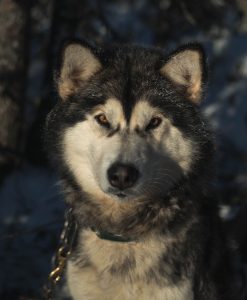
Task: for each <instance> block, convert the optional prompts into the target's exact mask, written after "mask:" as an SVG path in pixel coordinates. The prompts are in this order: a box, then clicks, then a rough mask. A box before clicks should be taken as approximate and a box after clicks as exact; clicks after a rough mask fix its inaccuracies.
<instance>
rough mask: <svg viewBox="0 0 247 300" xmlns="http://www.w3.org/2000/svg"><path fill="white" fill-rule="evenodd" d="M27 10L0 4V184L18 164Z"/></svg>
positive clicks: (5, 0) (10, 0)
mask: <svg viewBox="0 0 247 300" xmlns="http://www.w3.org/2000/svg"><path fill="white" fill-rule="evenodd" d="M29 12H30V9H29V7H28V5H27V4H26V2H25V1H14V0H1V1H0V24H1V26H0V124H1V125H0V181H1V179H2V178H3V177H4V176H5V175H6V174H7V173H8V170H10V169H11V167H14V166H16V164H17V163H18V162H19V161H20V153H21V150H22V125H23V108H24V103H25V83H26V71H27V56H28V44H27V41H28V40H27V39H28V34H27V29H28V23H29V16H30V14H29Z"/></svg>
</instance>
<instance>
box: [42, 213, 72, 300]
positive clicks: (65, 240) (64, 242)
mask: <svg viewBox="0 0 247 300" xmlns="http://www.w3.org/2000/svg"><path fill="white" fill-rule="evenodd" d="M76 234H77V223H76V221H75V219H74V216H73V210H72V208H70V209H68V211H67V212H66V215H65V222H64V227H63V230H62V233H61V236H60V246H59V248H58V250H57V251H56V253H55V255H54V257H53V269H52V271H51V272H50V274H49V278H48V283H47V284H46V285H45V286H44V299H45V300H52V299H53V293H54V290H55V288H56V286H57V285H58V283H59V282H60V280H61V278H62V276H63V274H64V270H65V267H66V262H67V259H68V256H69V255H70V253H71V249H72V247H73V244H74V241H75V238H76Z"/></svg>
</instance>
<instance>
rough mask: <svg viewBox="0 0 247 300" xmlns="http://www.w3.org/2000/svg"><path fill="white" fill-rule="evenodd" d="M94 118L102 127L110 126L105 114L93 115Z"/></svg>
mask: <svg viewBox="0 0 247 300" xmlns="http://www.w3.org/2000/svg"><path fill="white" fill-rule="evenodd" d="M95 120H96V121H97V122H98V123H99V124H100V125H101V126H103V127H106V128H110V127H111V126H110V123H109V121H108V120H107V117H106V115H105V114H99V115H97V116H95Z"/></svg>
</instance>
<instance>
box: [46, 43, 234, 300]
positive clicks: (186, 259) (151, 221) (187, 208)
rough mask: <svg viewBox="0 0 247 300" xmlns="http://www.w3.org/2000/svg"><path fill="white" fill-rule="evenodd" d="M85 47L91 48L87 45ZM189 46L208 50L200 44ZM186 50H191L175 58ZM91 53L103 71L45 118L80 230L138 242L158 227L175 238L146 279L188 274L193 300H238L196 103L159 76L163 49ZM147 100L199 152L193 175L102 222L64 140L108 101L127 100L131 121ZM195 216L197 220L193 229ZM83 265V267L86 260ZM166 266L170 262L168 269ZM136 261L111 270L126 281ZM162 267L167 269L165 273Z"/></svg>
mask: <svg viewBox="0 0 247 300" xmlns="http://www.w3.org/2000/svg"><path fill="white" fill-rule="evenodd" d="M83 45H84V46H85V44H84V43H83ZM86 47H89V48H90V46H89V45H88V44H87V45H86ZM186 47H187V48H191V49H198V51H202V49H201V47H200V46H199V45H189V46H186ZM182 49H185V48H180V49H179V50H177V51H176V52H174V53H172V54H171V55H174V54H175V53H178V52H179V51H181V50H182ZM92 51H93V53H94V54H95V55H96V56H97V57H98V59H99V60H100V61H101V63H102V65H103V68H102V71H101V72H98V73H97V74H96V75H95V76H93V77H92V78H91V79H90V80H89V81H88V82H86V83H85V84H82V85H81V87H80V88H79V89H78V90H77V92H76V93H74V94H72V95H70V97H69V98H68V99H67V100H66V101H58V103H57V105H56V106H55V108H54V109H53V110H52V111H51V112H50V114H49V116H48V118H47V128H46V145H47V149H48V152H49V155H50V158H51V161H52V163H53V164H54V166H55V168H56V170H57V171H58V172H59V175H60V177H61V179H62V180H63V183H64V187H65V191H66V193H68V194H69V196H68V197H67V199H68V201H69V202H70V204H71V205H72V206H73V207H74V210H75V214H76V217H77V218H78V222H79V223H80V225H81V226H82V227H85V226H86V227H91V226H96V227H98V228H99V229H103V230H106V231H107V230H108V231H112V229H114V231H116V232H118V233H122V234H125V235H131V236H136V237H138V236H140V235H142V234H144V233H146V232H148V231H151V230H153V229H154V228H156V229H157V228H158V229H159V230H160V231H161V232H162V234H163V235H167V236H174V237H176V239H175V241H174V243H172V244H171V245H170V246H169V247H168V251H167V252H166V253H165V254H164V255H163V256H162V257H161V258H160V261H159V263H158V264H157V265H155V266H153V267H152V268H150V270H149V272H148V273H147V275H146V279H147V282H148V281H155V282H156V283H157V284H158V285H163V284H167V281H168V282H170V283H173V284H176V282H179V281H180V280H181V279H182V278H184V277H189V278H192V281H193V291H194V299H195V300H229V299H237V298H236V297H235V296H234V295H233V283H234V280H233V270H232V267H231V263H230V251H229V246H228V245H227V241H226V239H225V237H224V233H223V230H222V224H221V222H220V220H219V217H218V208H217V203H216V201H215V199H214V198H213V197H212V196H211V194H210V178H211V177H212V176H213V153H214V146H213V142H212V136H211V133H210V130H208V126H207V124H206V122H205V120H204V119H203V117H202V116H201V114H200V112H199V108H198V106H196V105H195V104H193V103H191V102H190V101H188V100H187V99H185V96H184V95H183V94H182V92H181V90H179V89H177V88H176V86H174V84H173V83H172V82H170V81H169V80H168V79H166V78H164V77H163V76H162V75H161V74H160V73H159V70H160V68H161V67H162V64H164V62H166V61H167V60H168V59H169V57H170V56H166V55H165V54H164V53H163V51H161V50H159V49H146V48H141V47H137V46H118V45H116V46H113V47H110V48H102V49H98V50H95V49H94V50H92ZM204 59H205V55H204V53H203V55H202V60H203V61H201V64H202V66H203V87H205V84H206V77H207V75H206V67H205V62H204ZM58 74H59V73H58ZM144 96H145V98H147V99H148V100H149V101H150V102H151V103H152V104H153V105H155V106H158V107H159V108H160V109H162V111H163V112H164V114H165V115H166V116H168V117H169V118H170V120H171V121H172V123H173V125H174V126H176V127H178V128H179V129H180V130H181V131H182V132H183V134H184V135H185V136H187V137H188V138H189V139H191V140H193V141H194V142H195V143H196V144H197V145H198V146H199V149H200V150H199V155H198V156H197V157H195V159H194V161H193V165H192V167H191V170H190V172H189V174H188V175H187V176H184V177H183V178H182V179H181V180H180V181H179V182H178V183H177V185H176V186H174V187H173V189H172V190H171V191H170V192H169V193H168V194H167V195H166V196H165V197H164V198H162V199H151V200H149V201H146V202H145V203H142V204H139V205H137V206H136V210H134V211H132V213H131V214H129V215H128V216H125V218H123V219H120V220H118V221H117V222H112V220H108V219H106V218H103V217H102V218H100V217H99V215H98V207H97V205H96V204H95V203H92V202H91V201H90V199H89V197H88V195H86V194H85V193H84V192H83V191H82V190H81V189H80V187H79V186H78V184H77V183H76V180H75V178H74V177H73V174H71V173H70V171H69V170H68V168H67V166H66V163H65V162H64V160H63V153H62V151H63V149H62V147H61V143H60V142H61V138H62V136H63V132H64V130H65V129H66V128H67V127H70V126H73V125H74V124H76V123H77V122H78V121H82V120H84V118H85V113H86V112H88V111H90V110H91V109H92V108H93V107H94V106H95V105H97V104H100V103H104V101H105V100H106V99H108V98H112V97H114V98H118V99H120V100H121V101H123V107H124V108H125V112H124V113H125V116H126V119H127V120H129V118H130V114H131V111H132V108H133V106H134V104H135V103H136V101H138V99H141V98H142V97H144ZM58 98H59V95H58ZM174 198H176V199H177V205H178V206H179V207H180V210H179V211H176V210H175V209H174V208H173V204H172V199H174ZM192 219H193V220H194V222H192V224H191V223H190V222H191V220H192ZM186 226H187V227H189V230H188V233H187V237H186V242H184V240H182V241H180V234H181V231H182V230H183V228H185V227H186ZM77 256H78V254H77ZM82 261H83V265H85V261H84V259H82ZM164 261H165V262H166V264H163V262H164ZM135 263H136V262H135V260H134V258H130V259H129V261H126V262H125V263H124V264H123V265H122V266H118V267H117V268H116V269H114V268H112V269H111V272H112V274H113V275H114V274H115V275H116V274H118V275H119V273H120V275H121V276H127V275H126V274H128V272H129V269H130V268H132V267H134V266H135ZM164 265H165V266H167V265H168V266H169V268H168V269H166V268H163V266H164ZM157 270H158V272H157ZM157 274H159V276H158V277H157ZM160 278H163V279H164V281H162V280H160Z"/></svg>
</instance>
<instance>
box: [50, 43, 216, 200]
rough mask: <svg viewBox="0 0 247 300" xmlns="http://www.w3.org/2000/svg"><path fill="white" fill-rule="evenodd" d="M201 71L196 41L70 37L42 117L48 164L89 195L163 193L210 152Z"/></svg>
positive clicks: (132, 197) (146, 195)
mask: <svg viewBox="0 0 247 300" xmlns="http://www.w3.org/2000/svg"><path fill="white" fill-rule="evenodd" d="M205 79H206V72H205V58H204V53H203V51H202V48H201V47H200V46H199V45H188V46H184V47H182V48H179V49H178V50H177V51H175V52H173V53H172V54H170V55H168V56H166V55H164V53H163V52H162V51H161V50H157V49H146V48H141V47H135V46H122V47H119V46H115V47H112V48H104V49H94V48H92V47H91V46H89V45H87V44H85V43H79V42H72V43H70V44H69V45H67V46H66V47H65V48H64V50H63V53H62V60H61V65H60V69H59V72H58V74H57V79H56V82H57V91H58V95H59V98H60V101H59V103H58V104H57V105H56V107H55V108H54V109H53V111H52V112H51V113H50V115H49V118H48V122H47V124H48V126H47V128H48V140H49V147H50V156H51V158H52V159H53V160H54V161H55V162H56V168H58V169H60V172H61V173H62V176H67V177H69V178H71V179H72V180H73V181H74V182H75V183H76V185H77V186H78V187H79V188H80V189H81V190H82V191H83V192H84V193H86V194H87V195H88V196H89V197H90V198H91V199H93V200H96V201H101V200H100V199H103V198H104V199H105V198H107V199H111V200H112V201H132V200H133V201H134V200H141V199H147V198H149V199H155V198H160V197H162V196H164V195H165V194H166V193H167V192H168V191H169V190H170V189H172V188H173V187H174V186H175V185H177V184H178V183H179V182H180V181H181V180H183V179H184V178H189V177H191V176H197V175H198V172H199V170H200V171H202V169H203V166H204V165H206V163H207V159H206V158H205V152H206V153H207V155H208V156H210V151H211V150H210V149H211V144H210V135H209V133H208V131H207V128H206V126H205V122H204V121H203V120H202V117H201V115H200V113H199V112H198V104H199V103H200V101H201V100H202V97H203V91H204V86H205Z"/></svg>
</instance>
